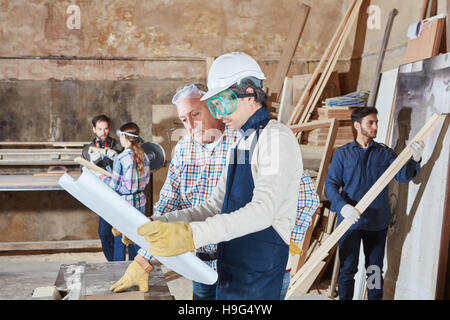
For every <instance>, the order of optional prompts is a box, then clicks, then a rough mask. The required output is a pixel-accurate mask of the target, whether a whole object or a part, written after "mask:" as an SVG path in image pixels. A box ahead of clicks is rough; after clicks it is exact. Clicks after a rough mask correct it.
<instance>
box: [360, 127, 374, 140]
mask: <svg viewBox="0 0 450 320" xmlns="http://www.w3.org/2000/svg"><path fill="white" fill-rule="evenodd" d="M361 134H362V135H363V136H365V137H367V138H370V139H375V138H376V137H377V130H365V129H364V128H361Z"/></svg>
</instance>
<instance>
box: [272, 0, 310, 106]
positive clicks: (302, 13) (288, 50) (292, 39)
mask: <svg viewBox="0 0 450 320" xmlns="http://www.w3.org/2000/svg"><path fill="white" fill-rule="evenodd" d="M310 9H311V7H310V6H307V5H305V4H303V3H301V4H299V5H298V6H297V8H296V9H295V12H294V16H293V19H292V22H291V25H290V26H289V29H288V30H289V34H288V36H287V40H286V43H285V45H284V47H283V53H282V54H281V59H280V61H279V63H278V66H277V69H276V70H275V74H274V76H273V78H272V82H271V84H270V86H269V89H270V91H269V96H272V95H273V94H275V95H276V97H277V100H278V101H279V100H280V98H279V97H280V93H281V87H282V86H283V82H284V78H285V77H286V75H287V73H288V70H289V66H290V64H291V60H292V57H293V56H294V54H295V50H296V49H297V45H298V42H299V40H300V38H301V36H302V34H303V30H304V28H305V24H306V20H307V19H308V14H309V10H310Z"/></svg>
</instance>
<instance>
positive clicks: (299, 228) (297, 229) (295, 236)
mask: <svg viewBox="0 0 450 320" xmlns="http://www.w3.org/2000/svg"><path fill="white" fill-rule="evenodd" d="M319 204H320V197H319V195H318V194H317V193H316V188H315V186H314V183H313V181H312V179H311V177H309V176H308V175H306V174H303V176H302V179H301V180H300V191H299V197H298V202H297V218H296V219H295V226H294V229H293V230H292V233H291V240H292V241H294V242H295V243H296V244H297V245H298V244H299V243H300V241H302V240H303V237H304V236H305V233H306V230H307V229H308V227H309V226H310V225H311V223H312V216H313V214H314V212H316V210H317V208H318V207H319Z"/></svg>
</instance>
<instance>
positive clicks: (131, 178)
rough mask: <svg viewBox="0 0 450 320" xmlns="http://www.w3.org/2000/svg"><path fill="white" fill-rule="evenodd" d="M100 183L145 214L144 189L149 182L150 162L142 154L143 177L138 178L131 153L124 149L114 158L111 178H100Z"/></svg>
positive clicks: (145, 200)
mask: <svg viewBox="0 0 450 320" xmlns="http://www.w3.org/2000/svg"><path fill="white" fill-rule="evenodd" d="M102 181H103V182H104V183H106V184H107V185H108V186H109V187H110V188H111V189H113V190H114V191H116V192H117V193H118V194H120V196H121V197H122V198H123V199H125V200H127V201H128V202H129V203H131V204H132V205H133V206H134V207H135V208H136V209H138V210H139V211H141V212H142V213H144V214H145V204H146V203H147V199H146V198H145V194H144V189H145V186H146V185H147V184H148V183H149V181H150V161H149V159H148V157H147V155H146V154H145V153H144V175H143V176H140V175H139V172H138V170H137V165H136V161H134V156H133V152H132V151H131V150H130V149H125V150H124V151H123V152H122V153H120V154H118V155H117V156H115V157H114V163H113V169H112V177H105V176H102Z"/></svg>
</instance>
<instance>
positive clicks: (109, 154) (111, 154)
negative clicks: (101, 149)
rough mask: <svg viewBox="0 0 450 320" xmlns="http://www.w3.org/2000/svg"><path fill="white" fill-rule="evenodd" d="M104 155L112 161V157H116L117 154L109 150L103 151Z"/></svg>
mask: <svg viewBox="0 0 450 320" xmlns="http://www.w3.org/2000/svg"><path fill="white" fill-rule="evenodd" d="M105 155H106V156H107V157H108V158H110V159H111V160H113V159H114V157H115V156H116V155H117V152H116V151H115V150H113V149H111V148H106V149H105Z"/></svg>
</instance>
